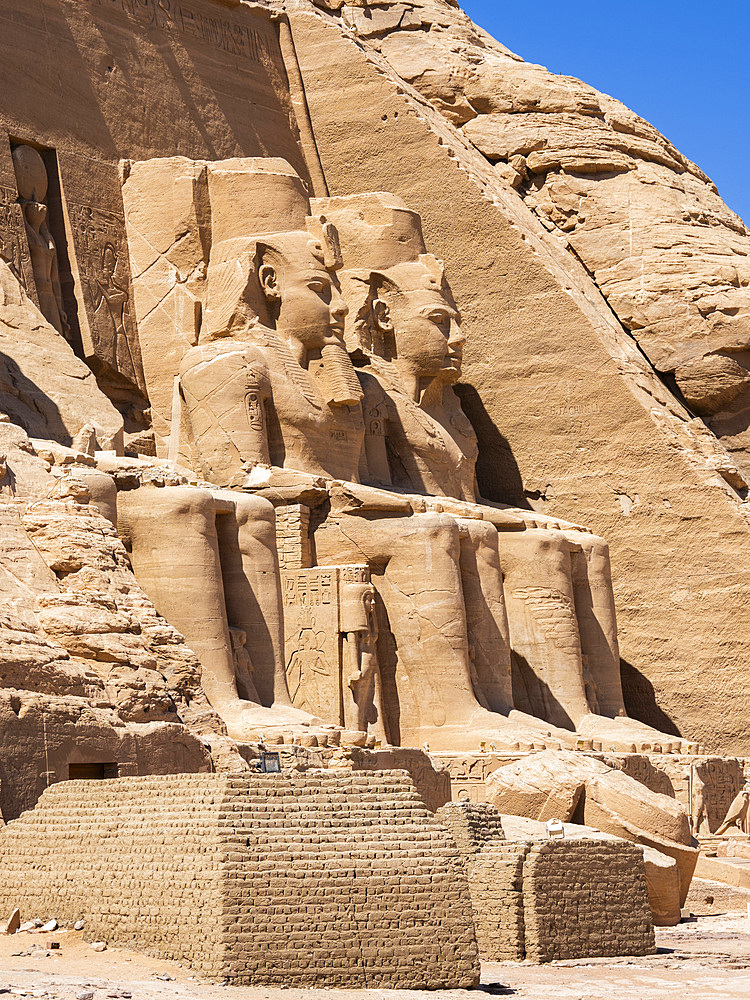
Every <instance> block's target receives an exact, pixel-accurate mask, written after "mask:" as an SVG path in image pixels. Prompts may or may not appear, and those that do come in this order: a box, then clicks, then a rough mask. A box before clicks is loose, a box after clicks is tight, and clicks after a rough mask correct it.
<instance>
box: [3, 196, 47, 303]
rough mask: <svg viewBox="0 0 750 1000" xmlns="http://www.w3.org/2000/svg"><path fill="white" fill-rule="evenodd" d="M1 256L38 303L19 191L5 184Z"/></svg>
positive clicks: (27, 292) (28, 293)
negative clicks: (19, 202)
mask: <svg viewBox="0 0 750 1000" xmlns="http://www.w3.org/2000/svg"><path fill="white" fill-rule="evenodd" d="M0 257H1V258H2V259H3V260H4V261H5V263H6V264H7V265H8V267H9V268H10V269H11V271H12V272H13V275H14V277H15V278H16V279H17V280H18V281H19V282H20V284H21V285H22V286H23V289H24V291H25V292H26V294H27V295H28V296H29V297H30V298H31V299H32V301H33V302H34V303H35V304H37V305H38V300H37V295H36V288H35V287H34V276H33V272H32V270H31V257H30V256H29V247H28V243H27V242H26V233H25V231H24V222H23V214H22V212H21V206H20V205H19V204H18V193H17V191H16V189H15V188H12V187H6V186H5V185H0Z"/></svg>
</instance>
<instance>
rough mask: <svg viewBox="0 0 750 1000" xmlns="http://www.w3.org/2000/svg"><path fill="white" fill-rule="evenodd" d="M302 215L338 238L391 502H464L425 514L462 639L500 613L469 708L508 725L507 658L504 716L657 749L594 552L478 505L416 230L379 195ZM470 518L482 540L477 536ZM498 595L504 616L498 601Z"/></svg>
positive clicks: (456, 344) (455, 330) (603, 557)
mask: <svg viewBox="0 0 750 1000" xmlns="http://www.w3.org/2000/svg"><path fill="white" fill-rule="evenodd" d="M313 207H314V210H315V211H316V212H318V213H320V216H321V217H322V218H324V219H326V220H327V221H328V222H329V223H332V224H334V225H335V226H336V229H337V232H338V235H339V245H340V247H341V249H342V254H343V257H344V270H343V271H342V272H341V281H342V287H343V289H344V291H345V297H346V298H347V301H348V303H349V306H350V310H349V322H348V325H347V344H348V347H349V350H350V351H351V352H352V354H353V356H354V357H355V358H359V359H360V366H361V367H360V379H361V381H362V384H363V386H364V388H365V398H364V403H363V405H364V409H365V415H366V425H367V436H368V437H370V436H377V438H379V439H380V438H382V437H383V436H384V437H385V442H386V452H387V457H388V470H387V473H386V475H387V476H388V478H389V481H390V482H391V483H392V484H393V485H394V486H395V487H396V488H398V489H400V490H402V491H404V492H406V493H419V494H426V495H427V496H432V497H435V498H440V497H448V498H455V499H456V500H459V501H464V502H467V501H468V504H467V503H463V504H454V505H450V504H449V505H448V506H447V507H446V505H445V504H443V503H441V502H440V501H439V500H438V502H437V504H435V502H434V501H429V500H428V503H432V504H433V506H436V508H437V509H447V510H451V511H452V512H453V513H454V514H455V516H456V517H457V520H458V523H459V526H460V529H461V538H462V541H461V546H462V583H463V588H464V595H465V603H466V605H467V613H468V617H469V622H470V624H469V633H470V637H471V634H472V619H473V618H474V617H475V616H474V615H473V614H472V610H473V608H474V607H476V605H477V604H479V605H480V606H481V607H482V608H483V613H482V614H480V615H479V617H478V620H477V622H476V623H475V626H474V631H475V634H477V635H478V636H481V635H482V634H483V629H482V622H483V623H484V626H485V630H484V634H485V635H486V625H487V622H488V619H489V618H490V617H491V616H490V615H488V614H487V611H486V609H487V608H490V607H493V606H494V607H495V608H496V611H495V613H494V617H495V618H496V619H497V620H499V619H500V618H501V616H502V614H503V613H504V611H503V610H502V606H503V603H504V606H505V609H507V618H508V624H507V626H505V627H503V624H502V622H500V624H499V627H498V628H497V629H496V635H497V636H499V635H501V634H503V635H506V634H509V644H505V645H503V644H501V643H499V642H495V643H492V644H490V645H485V644H483V643H482V642H481V641H479V642H476V643H475V644H474V645H473V647H472V648H473V650H474V651H475V655H474V661H475V678H474V686H475V690H477V694H478V695H479V696H480V700H482V701H483V702H487V703H488V704H489V705H490V706H491V707H493V708H494V707H496V710H499V711H503V710H505V711H507V708H508V702H507V701H506V703H505V705H504V706H502V705H500V704H498V703H497V702H496V701H495V698H496V692H497V691H498V690H503V689H504V690H505V691H506V692H507V690H508V678H509V677H510V675H511V667H510V660H511V654H512V660H513V668H514V674H513V685H512V690H513V696H512V698H513V700H512V702H511V705H512V704H515V706H516V707H519V706H520V707H524V708H527V709H528V710H530V711H531V712H533V713H534V714H535V715H539V716H541V717H542V718H545V719H546V720H547V721H548V722H550V723H554V724H556V725H558V726H564V727H571V728H572V727H575V728H577V729H578V731H579V733H581V734H585V735H586V736H589V737H594V738H598V739H602V740H603V741H605V742H606V743H607V745H608V746H609V745H611V744H612V743H618V744H619V743H622V742H623V741H624V742H627V741H628V740H637V741H638V742H639V743H641V744H642V743H643V742H644V741H646V742H648V741H649V740H651V741H655V742H656V743H658V744H661V743H663V742H665V741H666V742H669V741H670V738H669V737H665V736H664V735H663V734H659V733H657V732H656V731H655V730H652V729H650V728H648V727H645V726H642V725H641V724H639V723H637V722H634V721H633V720H629V719H627V718H626V717H625V716H626V713H625V706H624V700H623V694H622V686H621V680H620V666H619V650H618V644H617V625H616V616H615V608H614V598H613V593H612V581H611V571H610V562H609V550H608V546H607V543H606V541H605V540H604V539H602V538H599V537H597V536H595V535H593V534H592V533H591V532H589V531H587V530H585V529H583V528H580V527H579V526H575V525H569V524H565V523H563V522H559V521H554V520H553V519H551V518H545V517H544V516H543V515H539V514H537V513H536V512H534V511H522V510H517V509H515V510H513V513H514V514H515V515H517V516H518V517H520V518H522V520H523V522H524V524H525V527H526V530H524V531H523V532H517V531H512V532H509V531H507V530H503V529H504V528H506V527H507V526H506V525H504V524H503V523H502V520H501V519H499V518H498V510H497V507H496V506H492V507H490V506H488V505H487V504H484V503H481V502H480V503H477V493H476V480H475V472H474V470H475V464H476V460H477V457H478V442H477V437H476V434H475V432H474V429H473V427H472V425H471V423H470V421H469V420H468V418H467V417H466V415H465V414H464V412H463V410H462V409H461V405H460V402H459V400H458V397H457V396H456V393H455V392H454V389H453V386H454V385H455V384H456V383H457V382H458V380H459V379H460V376H461V364H462V354H463V345H464V343H465V337H464V335H463V333H462V332H461V328H460V314H459V312H458V310H457V307H456V304H455V302H454V300H453V297H452V295H451V291H450V287H449V286H448V285H447V283H446V281H445V275H444V270H443V266H442V264H441V263H440V262H439V261H437V260H436V259H435V258H434V257H432V256H431V255H429V254H426V253H425V247H424V242H423V237H422V232H421V223H420V219H419V217H418V216H417V215H416V214H415V213H413V212H410V211H409V210H408V208H407V207H406V205H404V203H403V202H402V201H401V200H400V199H398V198H395V197H394V196H392V195H388V194H384V193H375V194H366V195H357V196H350V197H342V198H327V199H319V200H316V201H315V202H314V204H313ZM368 437H366V441H367V439H368ZM374 483H375V484H376V485H384V484H383V483H381V482H379V481H378V480H377V479H375V480H374ZM505 509H506V510H510V508H505ZM467 515H469V516H467ZM472 518H482V519H483V520H486V521H489V522H490V523H491V524H493V522H494V524H493V527H492V528H491V529H490V530H489V531H487V530H485V532H484V533H482V532H481V531H479V530H478V522H477V520H473V519H472ZM479 523H480V524H481V521H480V522H479ZM486 528H487V526H486V525H485V529H486ZM465 551H466V553H467V554H466V555H464V552H465ZM464 565H465V566H466V567H469V566H470V567H471V570H468V571H467V570H466V569H463V566H464ZM498 566H499V570H500V571H501V575H500V573H499V571H498ZM498 577H500V579H498ZM473 590H476V591H477V597H478V598H479V600H476V599H474V598H473V594H472V591H473ZM503 592H504V598H505V600H504V602H503V601H502V599H501V600H500V601H498V600H497V595H498V594H502V593H503ZM488 653H489V655H487V654H488ZM493 661H494V670H493ZM501 678H504V679H505V682H504V683H503V681H502V680H501ZM482 695H484V697H482ZM506 697H507V695H506Z"/></svg>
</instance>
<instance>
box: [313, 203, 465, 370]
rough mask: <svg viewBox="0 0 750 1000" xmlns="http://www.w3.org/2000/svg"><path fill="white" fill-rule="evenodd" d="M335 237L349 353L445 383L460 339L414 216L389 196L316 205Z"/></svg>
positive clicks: (456, 361) (455, 364) (456, 366)
mask: <svg viewBox="0 0 750 1000" xmlns="http://www.w3.org/2000/svg"><path fill="white" fill-rule="evenodd" d="M314 207H315V208H317V209H319V210H321V211H323V212H325V213H326V215H327V217H329V218H330V219H331V221H332V222H333V223H334V224H335V225H336V227H337V230H338V231H339V234H340V241H341V246H342V253H343V258H344V270H343V271H342V272H341V280H342V285H343V286H344V288H345V294H346V297H347V298H348V300H349V302H350V304H351V306H352V308H351V315H350V318H349V324H348V328H347V333H346V337H347V345H348V347H349V350H350V351H352V352H355V351H360V352H363V353H364V354H365V355H370V356H374V357H380V358H383V359H384V360H386V361H391V362H394V363H395V364H396V365H397V366H398V367H399V368H400V369H401V370H402V373H403V374H404V375H405V376H409V377H410V378H411V379H413V380H415V381H428V382H429V381H432V380H435V379H440V380H441V381H443V382H444V383H447V384H451V383H453V382H456V381H458V378H459V377H460V373H461V362H462V354H463V344H464V340H465V338H464V335H463V333H462V332H461V327H460V315H459V312H458V309H457V308H456V304H455V302H454V301H453V297H452V295H451V291H450V288H449V286H448V284H447V282H446V280H445V274H444V269H443V265H442V263H441V262H440V261H439V260H437V258H435V257H433V256H432V254H428V253H426V252H425V245H424V239H423V236H422V229H421V222H420V218H419V215H418V214H417V213H416V212H412V211H411V210H410V209H408V208H407V206H406V205H405V204H404V203H403V202H402V201H401V199H399V198H397V197H395V196H394V195H389V194H384V193H378V194H369V195H358V196H354V197H348V198H331V199H321V200H318V201H316V202H314Z"/></svg>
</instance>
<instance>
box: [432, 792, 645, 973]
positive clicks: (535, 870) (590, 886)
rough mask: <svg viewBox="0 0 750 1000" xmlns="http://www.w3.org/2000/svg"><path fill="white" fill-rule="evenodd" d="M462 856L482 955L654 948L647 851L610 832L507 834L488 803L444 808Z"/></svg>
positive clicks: (540, 958)
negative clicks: (545, 836)
mask: <svg viewBox="0 0 750 1000" xmlns="http://www.w3.org/2000/svg"><path fill="white" fill-rule="evenodd" d="M437 815H438V818H439V819H440V820H441V822H443V823H444V824H445V825H446V826H447V827H448V829H449V830H450V832H451V834H452V836H453V839H454V840H455V842H456V845H457V846H458V849H459V851H460V853H461V855H462V857H463V859H464V864H465V867H466V874H467V877H468V880H469V892H470V895H471V902H472V907H473V910H474V924H475V927H476V932H477V942H478V944H479V954H480V955H481V957H482V958H483V959H484V960H485V961H489V962H501V961H505V960H507V959H511V960H513V959H516V960H517V959H523V958H526V959H529V960H530V961H534V962H551V961H554V960H556V959H564V958H594V957H602V956H607V955H645V954H649V953H650V952H653V950H654V947H655V945H654V928H653V921H652V917H651V909H650V906H649V903H648V892H647V888H646V873H645V867H644V863H643V852H642V850H641V849H640V848H639V847H637V846H636V845H635V844H629V843H627V842H626V841H621V842H618V841H610V840H588V839H587V840H576V839H569V838H566V839H564V840H541V841H533V840H512V841H511V840H506V839H505V834H504V832H503V827H502V817H501V815H500V813H498V811H497V810H496V809H495V808H494V807H493V806H490V805H486V804H476V803H470V802H452V803H449V804H448V805H446V806H444V807H443V808H442V809H439V810H438V813H437Z"/></svg>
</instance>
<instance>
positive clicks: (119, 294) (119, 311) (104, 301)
mask: <svg viewBox="0 0 750 1000" xmlns="http://www.w3.org/2000/svg"><path fill="white" fill-rule="evenodd" d="M100 263H101V268H100V272H101V276H100V277H97V278H96V280H95V283H92V299H93V304H94V313H95V315H96V316H98V317H102V318H103V319H104V321H105V322H106V325H107V327H109V328H111V335H110V337H109V338H108V339H109V342H110V344H111V356H110V358H109V359H108V360H109V363H110V364H111V366H112V368H113V369H114V371H121V372H123V373H124V374H127V375H130V376H131V377H133V378H134V379H136V377H137V373H138V370H139V365H138V363H137V362H136V359H135V358H134V357H133V352H132V350H131V347H130V340H129V339H128V331H127V327H126V325H125V310H126V309H127V306H128V300H129V298H130V295H129V293H128V286H127V279H125V278H124V277H122V275H121V274H120V273H118V269H119V266H120V260H119V257H118V254H117V250H116V249H115V247H114V245H113V244H112V243H106V244H105V246H104V249H103V250H102V255H101V262H100Z"/></svg>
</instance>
